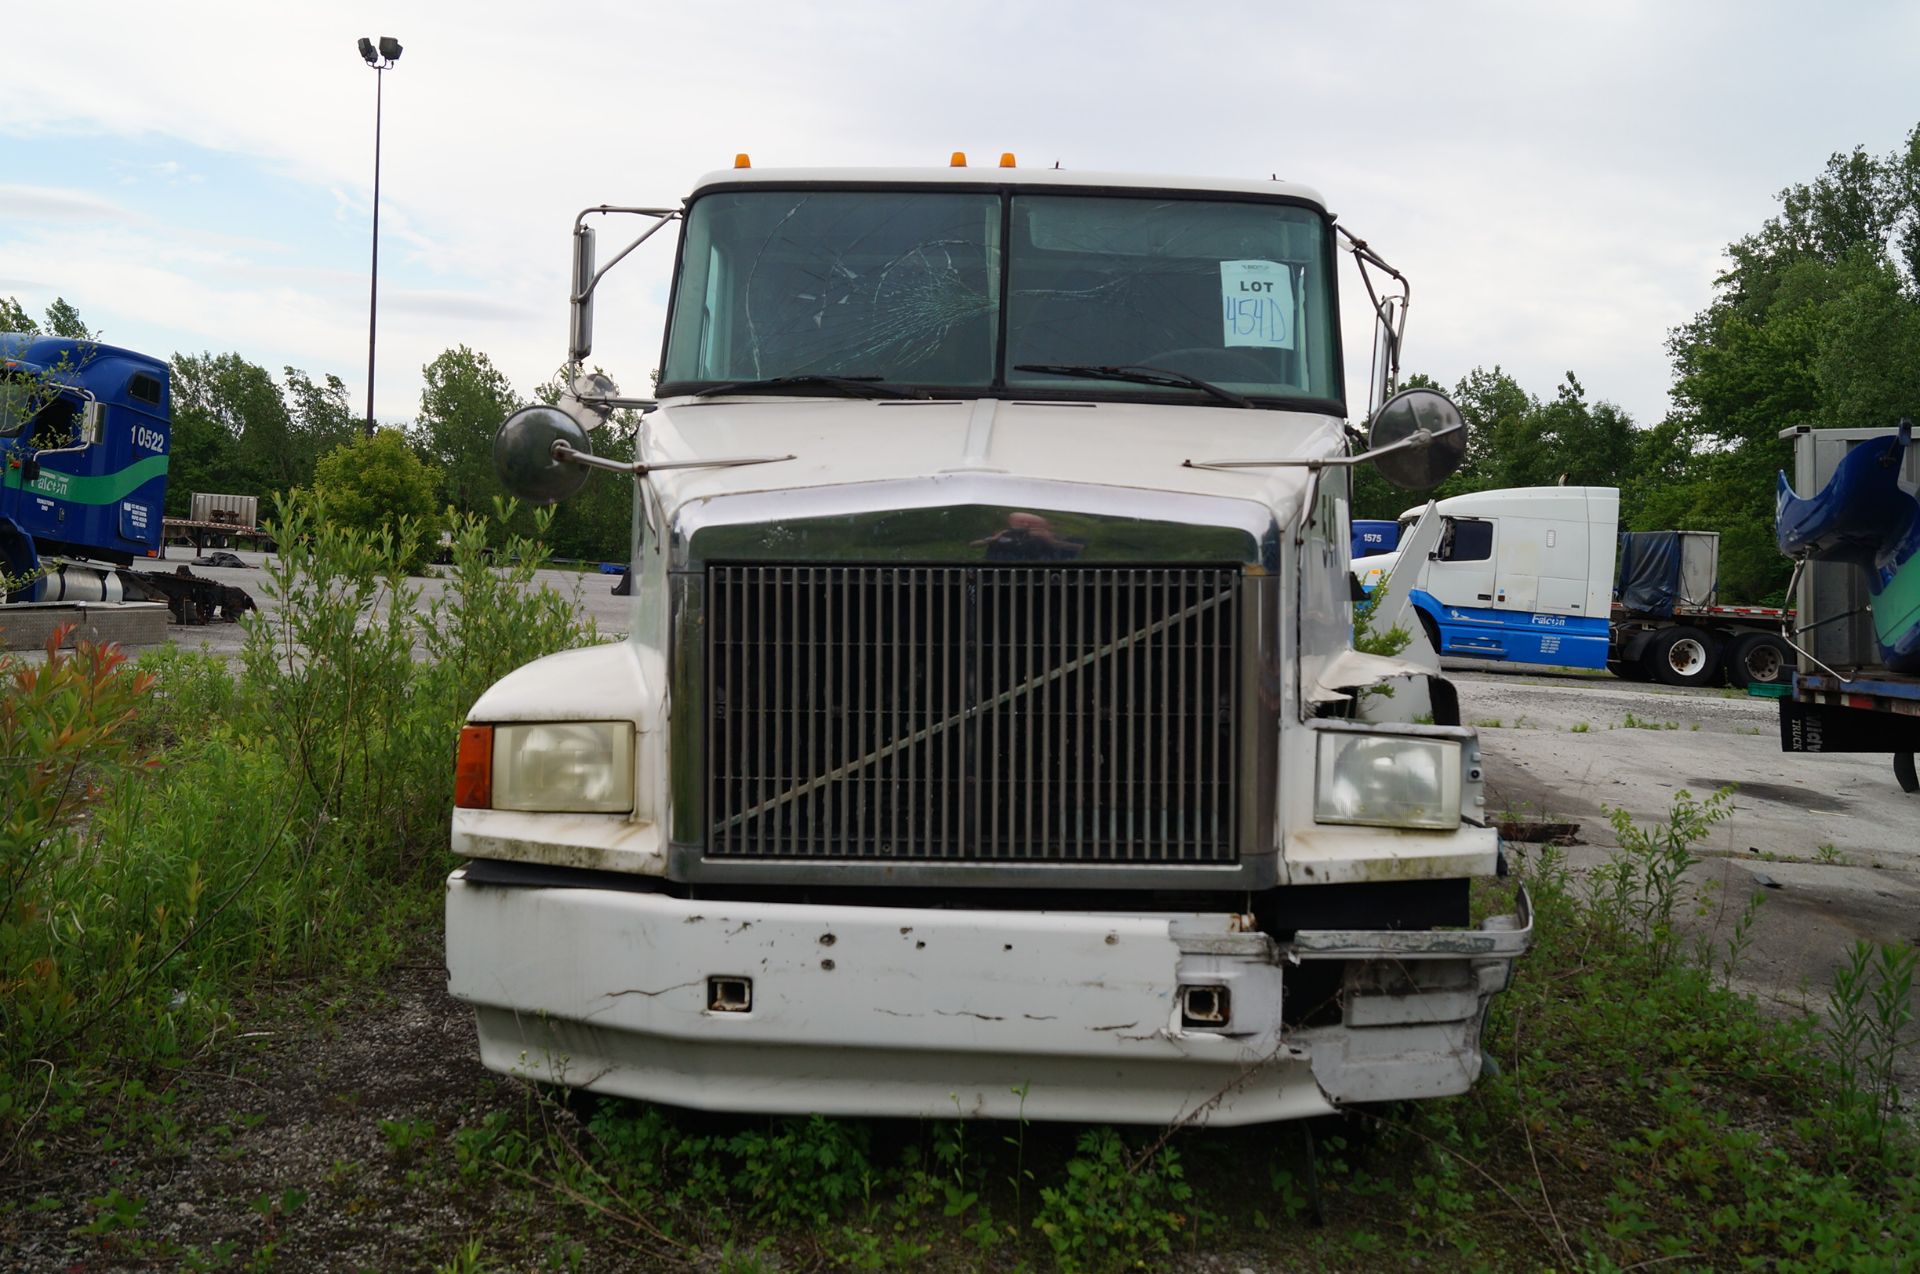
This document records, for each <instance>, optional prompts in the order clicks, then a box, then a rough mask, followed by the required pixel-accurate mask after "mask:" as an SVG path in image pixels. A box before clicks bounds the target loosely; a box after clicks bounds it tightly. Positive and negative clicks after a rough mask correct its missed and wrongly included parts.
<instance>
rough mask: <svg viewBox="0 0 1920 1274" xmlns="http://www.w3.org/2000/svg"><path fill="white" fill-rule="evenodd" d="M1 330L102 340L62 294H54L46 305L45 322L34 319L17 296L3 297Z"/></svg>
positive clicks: (78, 339) (30, 334) (0, 308)
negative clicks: (43, 323) (50, 303)
mask: <svg viewBox="0 0 1920 1274" xmlns="http://www.w3.org/2000/svg"><path fill="white" fill-rule="evenodd" d="M0 332H24V333H25V334H27V335H28V336H40V335H42V334H45V335H47V336H67V337H71V338H73V339H74V340H77V341H94V340H99V339H100V337H99V334H98V333H96V332H94V331H93V330H92V329H91V328H89V327H88V326H87V325H86V324H85V323H84V322H82V321H81V319H80V311H79V310H77V309H75V308H74V307H73V306H71V305H69V304H68V303H67V299H66V298H65V297H63V296H56V297H54V298H53V304H52V305H49V306H48V307H47V321H46V323H45V325H44V326H43V325H42V324H40V323H37V322H35V321H34V318H33V315H31V314H29V313H27V309H26V307H25V306H24V305H22V304H20V300H19V298H18V297H12V296H9V297H7V298H5V299H4V300H0Z"/></svg>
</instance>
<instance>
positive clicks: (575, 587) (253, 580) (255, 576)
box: [168, 549, 633, 658]
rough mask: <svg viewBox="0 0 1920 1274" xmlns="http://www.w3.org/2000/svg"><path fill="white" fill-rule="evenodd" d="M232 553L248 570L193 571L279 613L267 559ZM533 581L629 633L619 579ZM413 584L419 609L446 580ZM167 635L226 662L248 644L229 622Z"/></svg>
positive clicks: (171, 562)
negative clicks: (615, 592)
mask: <svg viewBox="0 0 1920 1274" xmlns="http://www.w3.org/2000/svg"><path fill="white" fill-rule="evenodd" d="M234 551H235V552H238V554H239V556H240V557H241V559H242V560H244V561H246V562H247V563H249V565H248V567H247V568H246V569H240V568H237V567H219V566H195V567H193V568H192V569H193V573H194V574H196V575H200V576H203V577H204V578H206V579H210V580H215V581H217V582H219V583H222V584H230V585H234V586H236V587H239V588H244V589H246V590H247V593H248V594H249V595H250V596H251V597H252V598H253V601H254V604H255V605H256V606H258V607H259V608H260V610H261V612H262V613H264V614H266V615H268V616H272V615H274V614H275V613H277V611H278V610H279V605H278V603H276V602H275V601H274V599H273V598H272V597H271V596H269V595H268V592H267V586H266V578H265V574H264V572H262V571H261V570H260V569H259V566H260V564H261V563H262V562H264V561H265V560H266V556H267V555H266V554H264V553H257V552H251V551H248V550H234ZM185 552H186V550H182V549H173V550H172V554H173V556H172V557H171V558H169V559H168V566H169V567H170V568H171V567H173V566H178V565H181V564H182V563H190V561H191V559H190V558H188V557H185V556H183V554H184V553H185ZM537 578H538V579H539V580H540V581H541V582H542V583H546V584H549V585H551V586H552V587H553V588H555V589H556V590H558V591H559V592H560V593H561V594H563V595H566V596H571V597H574V598H576V599H577V601H578V604H579V606H580V607H581V609H583V610H584V611H586V612H587V613H588V614H590V615H592V616H593V620H594V622H595V623H596V624H598V625H599V626H600V631H601V632H602V633H607V634H620V635H625V633H626V632H627V629H628V626H629V624H630V623H631V621H632V615H633V599H632V598H630V597H615V596H614V595H613V586H614V584H615V583H616V582H617V579H618V577H616V576H612V575H601V574H599V573H598V572H597V571H596V572H593V573H590V574H583V573H580V572H576V571H571V570H544V571H541V572H539V574H538V576H537ZM412 583H413V584H415V585H416V586H418V587H419V589H420V591H421V603H422V604H423V605H424V604H425V603H426V602H428V601H431V600H432V599H433V598H435V597H438V596H440V594H441V593H443V592H444V591H445V590H446V584H445V582H444V581H442V580H439V579H432V578H420V579H415V580H413V581H412ZM171 637H172V640H173V642H174V644H176V645H180V646H185V647H188V648H190V649H191V648H204V649H207V650H211V651H213V652H214V653H216V654H220V655H224V656H227V657H229V658H237V657H238V656H239V653H240V650H241V647H242V646H243V645H244V644H245V642H246V634H245V631H244V630H243V629H242V627H241V626H240V625H239V624H229V623H213V624H208V625H206V626H205V627H192V628H186V627H181V626H180V625H177V624H176V625H174V627H173V629H172V631H171Z"/></svg>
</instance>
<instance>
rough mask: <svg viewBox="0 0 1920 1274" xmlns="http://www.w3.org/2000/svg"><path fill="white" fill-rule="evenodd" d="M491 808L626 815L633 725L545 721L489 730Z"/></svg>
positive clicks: (629, 806)
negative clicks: (491, 784)
mask: <svg viewBox="0 0 1920 1274" xmlns="http://www.w3.org/2000/svg"><path fill="white" fill-rule="evenodd" d="M493 808H494V809H497V810H536V811H544V812H567V813H582V814H625V813H627V812H628V811H629V810H631V809H632V808H633V724H632V723H631V722H628V721H546V722H541V723H538V724H534V725H499V726H495V727H494V728H493Z"/></svg>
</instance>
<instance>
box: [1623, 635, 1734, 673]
mask: <svg viewBox="0 0 1920 1274" xmlns="http://www.w3.org/2000/svg"><path fill="white" fill-rule="evenodd" d="M1641 658H1642V659H1644V660H1645V662H1646V669H1647V672H1648V674H1649V675H1651V676H1652V677H1653V679H1654V680H1655V681H1660V682H1664V683H1666V684H1667V685H1669V686H1704V685H1706V684H1707V683H1709V682H1711V681H1712V680H1713V679H1714V677H1715V676H1716V675H1717V674H1718V673H1719V671H1720V643H1718V642H1716V641H1715V640H1714V639H1713V636H1712V635H1711V634H1710V633H1707V632H1704V631H1702V630H1701V629H1698V628H1688V627H1685V626H1682V627H1679V628H1667V629H1663V630H1662V631H1660V632H1658V633H1655V634H1654V637H1653V640H1652V641H1650V642H1648V643H1647V652H1646V654H1645V655H1643V656H1641Z"/></svg>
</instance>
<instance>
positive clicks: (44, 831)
mask: <svg viewBox="0 0 1920 1274" xmlns="http://www.w3.org/2000/svg"><path fill="white" fill-rule="evenodd" d="M278 529H279V531H280V541H281V543H282V544H283V545H285V546H287V547H285V548H283V550H282V552H281V553H280V555H279V556H278V558H277V559H276V560H275V562H273V563H272V564H270V565H269V566H268V567H267V568H266V569H265V570H264V571H263V580H262V583H263V585H264V587H265V589H266V591H267V592H268V594H269V595H271V596H275V597H277V598H278V599H279V600H280V601H281V603H282V607H281V611H280V614H279V616H278V617H277V618H276V619H275V620H273V621H267V620H265V619H263V618H261V617H260V616H259V615H257V614H256V615H253V616H249V618H248V630H247V636H246V646H245V653H244V666H243V669H242V671H241V672H240V673H239V675H237V676H236V675H235V674H234V673H233V672H231V671H230V670H229V669H228V668H227V666H226V665H225V664H223V663H222V662H221V661H220V660H218V659H216V658H214V657H212V656H209V655H205V654H196V653H191V652H187V651H183V650H179V649H176V648H171V647H169V648H163V649H161V650H159V651H157V652H154V653H153V654H151V655H149V656H146V657H144V658H143V659H141V660H140V661H139V663H138V664H137V665H134V664H129V663H127V662H126V661H125V659H124V657H123V656H121V655H120V654H119V653H118V652H117V651H113V650H110V649H102V648H97V647H90V646H85V645H83V646H82V647H81V648H80V649H79V650H78V651H76V652H61V651H53V652H50V653H49V656H48V659H47V661H46V663H45V664H44V665H42V666H36V665H33V664H29V663H26V662H25V661H22V660H18V659H14V658H10V657H4V656H0V682H4V683H5V687H6V689H5V692H4V693H3V694H0V811H3V812H0V1154H5V1155H6V1156H8V1158H10V1159H21V1158H31V1157H32V1156H33V1155H35V1154H36V1153H37V1152H38V1151H39V1150H40V1149H41V1148H43V1147H44V1146H45V1145H46V1144H47V1141H48V1139H49V1138H58V1137H61V1136H63V1135H65V1134H67V1133H68V1132H70V1131H72V1130H76V1129H80V1128H82V1127H85V1126H88V1125H89V1124H90V1122H91V1114H92V1112H93V1111H96V1110H105V1111H107V1112H109V1113H110V1115H111V1116H112V1118H113V1119H119V1120H121V1121H123V1122H128V1121H130V1122H129V1123H128V1126H130V1127H134V1128H135V1133H134V1134H127V1133H109V1134H107V1135H108V1136H120V1135H141V1136H145V1137H148V1138H150V1139H159V1140H162V1141H164V1140H166V1139H168V1138H170V1137H173V1136H175V1133H174V1132H173V1131H172V1130H170V1129H169V1127H168V1124H167V1120H166V1116H165V1111H164V1108H163V1107H162V1106H161V1105H160V1104H158V1103H157V1102H155V1101H153V1100H149V1099H148V1097H149V1096H150V1092H149V1090H148V1089H147V1088H146V1086H145V1080H146V1079H147V1078H150V1077H151V1076H152V1075H153V1074H154V1073H156V1072H165V1071H166V1070H168V1069H173V1068H178V1067H179V1066H181V1065H183V1064H184V1063H185V1062H186V1061H188V1060H189V1059H191V1058H193V1057H195V1056H197V1055H198V1054H199V1053H200V1052H201V1051H203V1050H204V1049H205V1048H206V1047H207V1045H208V1043H209V1042H210V1041H212V1040H215V1039H217V1038H219V1037H220V1036H221V1035H223V1034H224V1033H226V1032H227V1030H228V1028H229V1027H230V1026H231V1025H232V1023H233V1021H234V1014H235V1004H236V1001H237V1000H238V999H239V998H240V997H242V996H244V995H245V994H247V993H248V991H249V989H250V988H252V987H255V986H258V985H260V984H263V983H266V982H278V981H280V980H284V979H295V980H299V981H300V982H302V983H303V984H308V985H324V984H328V983H336V984H337V983H341V982H346V983H352V982H355V981H364V980H367V979H370V978H372V977H373V976H375V975H376V974H377V973H379V971H380V970H382V969H383V968H384V967H385V966H386V965H387V963H388V962H389V961H390V960H391V959H392V958H393V956H394V954H395V953H396V951H397V950H398V949H399V945H400V943H401V942H402V940H403V935H404V934H405V933H406V932H408V931H410V930H412V929H416V928H417V927H418V926H419V925H420V924H421V923H423V922H424V921H425V920H426V919H427V918H428V917H430V916H432V915H433V913H434V912H435V911H436V909H437V905H438V895H439V888H440V885H439V881H440V878H441V877H442V876H443V875H444V874H445V871H446V869H447V864H448V862H449V855H448V854H447V852H446V849H445V844H446V825H447V820H448V814H449V811H450V808H451V804H452V790H451V783H452V779H451V773H452V767H451V764H450V760H451V756H452V748H453V740H454V737H455V734H456V733H457V729H458V725H459V722H460V720H461V719H462V717H463V716H464V714H465V712H466V709H467V707H468V706H469V705H470V704H471V703H472V702H473V700H474V699H475V698H476V697H477V696H478V695H479V693H480V691H481V690H482V689H484V688H485V686H486V685H488V684H489V683H490V682H491V681H492V680H494V679H495V678H497V677H498V676H500V675H501V674H503V673H504V672H506V671H507V670H508V669H510V668H512V667H515V666H517V665H518V664H520V663H522V662H525V661H526V660H527V659H529V658H532V657H534V656H535V655H538V654H541V653H544V652H546V651H549V650H555V649H559V648H562V647H564V646H567V645H574V644H578V643H580V642H582V641H586V640H590V639H591V637H592V634H591V631H590V630H585V629H582V628H580V627H579V625H578V624H577V623H576V622H575V620H574V619H573V615H572V609H571V607H570V606H569V604H568V603H566V602H565V601H564V600H563V599H561V598H559V597H558V596H556V595H554V594H553V593H551V592H542V591H539V590H535V589H533V588H532V587H531V580H532V572H533V570H534V568H535V565H536V564H537V562H538V560H539V554H538V551H537V549H535V548H534V546H532V545H530V544H524V543H522V544H519V545H516V546H515V547H516V548H517V549H518V550H519V551H521V553H522V558H523V561H522V563H521V564H520V565H519V566H516V567H511V568H508V569H505V570H496V569H494V568H491V567H490V566H489V565H487V564H486V562H485V560H484V558H483V554H482V550H483V547H484V544H485V539H486V528H485V526H484V525H483V524H481V523H479V522H478V521H475V522H472V523H470V524H468V525H467V526H465V527H463V528H462V529H461V531H460V533H459V535H458V537H457V541H458V542H457V544H456V550H455V557H456V560H455V563H454V565H453V567H451V568H450V569H451V571H452V573H453V580H452V583H451V586H450V587H449V589H448V591H447V593H446V595H445V597H444V598H442V599H441V600H439V601H437V602H435V603H434V604H432V605H431V606H424V607H423V606H422V605H421V604H420V595H419V591H418V589H417V588H416V587H415V586H413V585H411V584H410V583H409V582H408V580H407V577H406V575H405V571H404V565H405V563H406V561H407V560H409V557H410V555H411V554H412V552H413V550H414V547H415V545H414V543H413V541H414V540H415V539H416V538H417V535H416V533H415V532H414V530H413V529H412V528H408V527H404V526H403V527H402V528H400V529H399V532H398V533H397V534H390V535H385V536H380V537H370V536H366V535H359V534H354V533H351V532H346V531H342V530H340V529H339V528H337V527H334V526H332V525H331V524H329V523H327V522H326V521H325V520H324V518H323V517H321V516H320V515H319V512H318V511H317V510H315V509H313V508H312V507H310V506H309V505H307V504H304V503H300V502H294V503H289V504H285V505H283V506H282V508H281V510H280V518H279V528H278ZM377 603H384V604H385V610H384V614H382V615H381V617H380V618H378V619H376V620H373V621H372V622H367V621H366V620H365V618H364V617H365V616H367V615H369V614H373V613H374V611H375V607H376V604H377ZM416 647H420V648H424V649H425V650H426V652H427V654H428V657H427V658H426V659H424V660H417V659H416V658H415V650H416ZM110 1122H111V1121H110ZM76 1135H77V1134H76ZM9 1166H10V1165H9V1163H8V1162H7V1159H0V1169H5V1168H8V1167H9Z"/></svg>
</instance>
